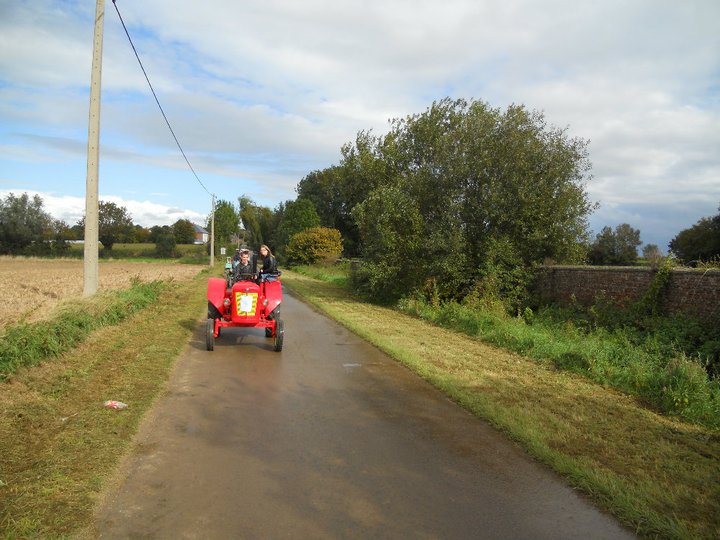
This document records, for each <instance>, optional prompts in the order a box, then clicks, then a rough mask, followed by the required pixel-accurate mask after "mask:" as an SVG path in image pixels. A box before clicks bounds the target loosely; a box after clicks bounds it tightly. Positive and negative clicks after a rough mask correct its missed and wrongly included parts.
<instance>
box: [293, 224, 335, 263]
mask: <svg viewBox="0 0 720 540" xmlns="http://www.w3.org/2000/svg"><path fill="white" fill-rule="evenodd" d="M342 249H343V245H342V237H341V236H340V231H338V230H337V229H330V228H328V227H312V228H310V229H305V230H304V231H301V232H299V233H296V234H295V235H293V237H292V238H291V239H290V243H289V244H288V246H287V248H286V250H285V257H286V258H287V263H288V264H289V265H298V264H315V263H318V262H326V263H329V262H333V263H334V262H335V261H336V260H337V259H338V258H339V257H340V254H341V253H342Z"/></svg>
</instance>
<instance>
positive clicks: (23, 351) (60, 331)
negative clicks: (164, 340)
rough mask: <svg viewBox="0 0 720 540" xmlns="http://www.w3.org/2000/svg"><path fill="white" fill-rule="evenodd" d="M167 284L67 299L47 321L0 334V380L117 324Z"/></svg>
mask: <svg viewBox="0 0 720 540" xmlns="http://www.w3.org/2000/svg"><path fill="white" fill-rule="evenodd" d="M164 286H165V285H164V284H163V282H159V281H154V282H151V283H141V282H139V281H135V282H134V283H133V285H132V287H130V288H129V289H126V290H121V291H114V292H109V293H103V294H98V295H97V296H96V297H94V298H92V299H90V300H86V301H75V302H68V303H66V304H64V305H63V307H62V308H61V309H60V311H59V313H58V314H57V315H56V316H55V317H53V318H51V319H49V320H45V321H39V322H34V323H21V324H18V325H15V326H11V327H8V328H6V329H5V331H4V332H3V333H2V336H0V337H1V338H2V339H1V340H0V381H2V380H3V379H5V378H7V376H8V375H9V374H11V373H13V372H15V371H16V370H17V369H18V368H19V367H24V366H32V365H37V364H39V363H40V362H42V361H44V360H47V359H48V358H52V357H57V356H60V355H61V354H62V353H64V352H66V351H68V350H70V349H72V348H73V347H75V346H77V345H78V344H79V343H81V342H82V341H83V340H84V339H85V338H87V336H88V335H89V334H90V333H91V332H93V331H94V330H96V329H97V328H100V327H102V326H109V325H114V324H118V323H119V322H120V321H123V320H125V319H126V318H128V317H129V316H130V315H132V314H133V313H135V312H137V311H139V310H141V309H143V308H145V307H147V306H148V305H149V304H150V303H152V302H155V301H157V298H158V296H159V294H160V293H161V292H162V289H163V287H164Z"/></svg>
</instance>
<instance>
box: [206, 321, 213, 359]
mask: <svg viewBox="0 0 720 540" xmlns="http://www.w3.org/2000/svg"><path fill="white" fill-rule="evenodd" d="M205 346H206V347H207V350H208V351H212V350H214V349H215V319H208V320H207V322H206V323H205Z"/></svg>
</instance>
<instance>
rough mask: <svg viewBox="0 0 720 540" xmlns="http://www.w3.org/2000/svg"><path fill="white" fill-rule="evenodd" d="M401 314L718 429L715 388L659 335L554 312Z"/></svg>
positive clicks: (444, 307)
mask: <svg viewBox="0 0 720 540" xmlns="http://www.w3.org/2000/svg"><path fill="white" fill-rule="evenodd" d="M398 307H399V309H401V310H402V311H404V312H406V313H409V314H412V315H415V316H418V317H420V318H422V319H425V320H428V321H431V322H433V323H435V324H438V325H440V326H443V327H446V328H451V329H453V330H457V331H459V332H463V333H465V334H467V335H470V336H474V337H477V338H479V339H482V340H483V341H486V342H488V343H492V344H494V345H497V346H499V347H503V348H505V349H509V350H512V351H515V352H518V353H520V354H523V355H525V356H528V357H530V358H534V359H536V360H540V361H542V362H546V363H550V364H552V365H554V366H555V367H556V368H557V369H562V370H568V371H572V372H575V373H579V374H582V375H585V376H587V377H589V378H590V379H592V380H594V381H596V382H598V383H601V384H604V385H608V386H612V387H614V388H618V389H620V390H623V391H625V392H627V393H629V394H631V395H634V396H637V397H639V398H640V399H642V400H643V401H644V402H646V403H647V404H648V405H650V406H652V407H654V408H656V409H657V410H659V411H662V412H664V413H667V414H672V415H676V416H679V417H681V418H683V419H684V420H687V421H690V422H694V423H698V424H701V425H704V426H707V427H710V428H714V429H717V428H720V384H719V383H718V380H717V379H716V378H709V377H708V374H707V372H706V371H705V369H704V366H703V365H702V364H701V362H699V361H698V360H697V359H694V358H692V357H689V356H687V355H686V354H684V353H682V352H677V351H675V350H674V349H673V347H672V346H671V345H669V344H667V343H663V340H662V339H661V338H660V337H659V336H658V334H648V335H645V336H644V338H641V337H640V336H639V335H638V333H637V332H634V331H632V330H631V329H629V328H627V327H625V328H615V329H611V330H608V329H606V328H604V327H598V328H596V329H593V330H590V331H588V330H587V329H584V328H582V327H581V326H578V324H577V320H573V319H571V318H568V319H566V320H564V321H563V320H561V319H560V318H558V317H557V315H558V312H557V311H554V310H553V309H552V308H548V309H547V311H545V312H544V311H542V310H540V311H539V312H538V313H537V314H535V313H533V312H532V311H530V310H526V311H525V313H524V316H521V317H510V316H508V315H506V314H505V313H504V312H503V311H501V310H498V309H494V310H493V309H491V308H490V309H485V310H484V309H482V308H478V307H476V306H466V305H462V304H459V303H456V302H448V303H442V304H435V305H433V304H432V303H430V302H428V301H426V300H424V299H422V298H417V297H416V298H406V299H403V300H402V301H401V302H400V303H399V305H398Z"/></svg>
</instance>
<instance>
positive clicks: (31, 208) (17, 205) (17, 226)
mask: <svg viewBox="0 0 720 540" xmlns="http://www.w3.org/2000/svg"><path fill="white" fill-rule="evenodd" d="M53 225H54V220H53V218H52V217H51V216H50V214H48V213H47V212H46V211H45V210H44V208H43V200H42V198H41V197H40V196H39V195H34V196H33V197H30V196H29V195H28V194H27V193H23V194H22V195H20V196H19V197H16V196H15V194H14V193H10V194H9V195H8V196H7V197H6V198H5V199H4V200H0V253H21V252H22V251H23V250H25V249H26V248H28V247H29V246H30V245H31V244H33V243H39V244H42V243H43V242H45V241H47V240H49V239H50V237H51V236H52V234H53V230H54V227H53Z"/></svg>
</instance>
